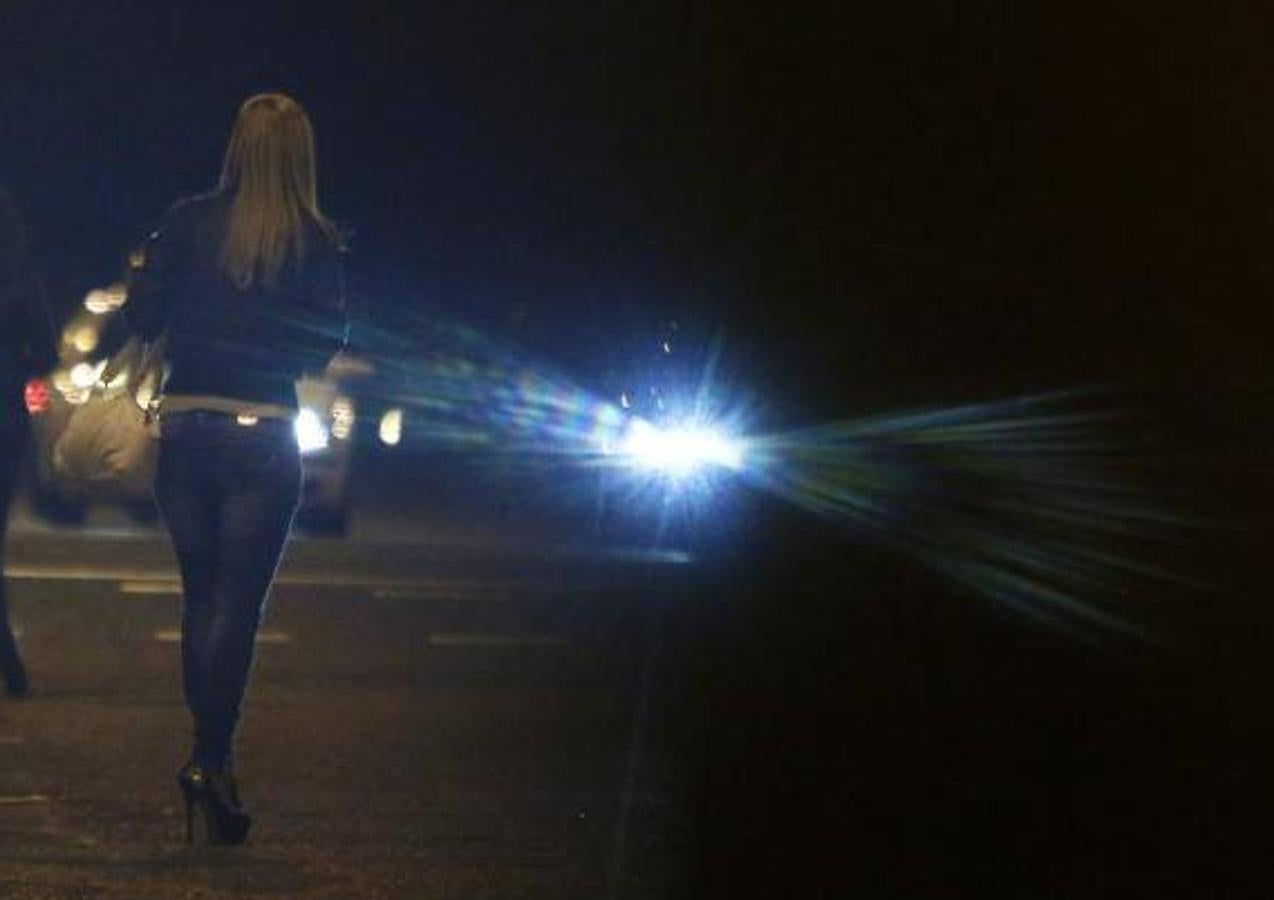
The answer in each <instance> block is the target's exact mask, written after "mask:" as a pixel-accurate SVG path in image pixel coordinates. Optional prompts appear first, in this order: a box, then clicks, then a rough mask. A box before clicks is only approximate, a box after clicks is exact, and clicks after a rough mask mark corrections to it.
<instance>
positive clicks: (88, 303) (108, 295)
mask: <svg viewBox="0 0 1274 900" xmlns="http://www.w3.org/2000/svg"><path fill="white" fill-rule="evenodd" d="M127 299H128V289H127V288H125V287H124V285H122V284H113V285H111V286H110V287H108V288H95V289H94V290H91V291H89V292H88V295H87V296H86V297H85V298H84V308H85V309H87V310H88V311H89V312H91V313H93V315H95V316H102V315H105V314H106V313H108V312H114V311H115V310H117V309H119V308H120V307H121V306H123V305H124V301H125V300H127Z"/></svg>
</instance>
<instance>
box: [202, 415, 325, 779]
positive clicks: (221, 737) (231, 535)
mask: <svg viewBox="0 0 1274 900" xmlns="http://www.w3.org/2000/svg"><path fill="white" fill-rule="evenodd" d="M233 443H234V446H233V447H228V448H227V451H228V452H227V456H228V457H232V458H231V459H228V460H227V462H228V463H230V464H228V465H227V466H226V468H225V470H224V471H223V473H222V475H223V477H224V478H225V479H226V483H225V484H224V486H223V487H224V491H225V493H224V497H223V500H222V505H221V509H220V520H219V530H218V541H217V548H216V559H217V579H216V582H215V584H214V588H213V608H214V610H215V612H214V614H213V617H212V621H211V623H210V626H209V632H208V636H207V647H208V650H207V652H208V658H209V661H210V664H209V673H208V683H207V695H206V700H207V703H206V708H205V712H206V716H207V722H206V724H207V729H206V733H204V734H202V735H201V738H200V744H199V746H198V748H197V754H196V762H198V763H200V764H201V765H204V766H206V767H207V768H209V769H211V770H213V771H216V770H219V769H222V768H226V767H228V766H229V764H230V761H231V755H232V750H233V743H234V733H235V729H236V727H237V725H238V722H239V717H240V712H241V709H242V705H243V695H244V692H245V690H246V688H247V683H248V674H249V672H250V671H251V668H252V655H253V649H254V646H255V642H256V634H257V627H258V625H259V624H260V621H261V612H262V609H263V607H264V605H265V600H266V596H267V595H268V593H269V590H270V585H271V583H272V582H273V580H274V573H275V571H276V569H277V568H278V565H279V560H280V558H281V557H282V555H283V548H284V545H285V543H286V542H287V536H288V531H289V529H290V528H291V524H292V517H293V515H294V514H295V512H296V507H297V502H298V500H299V498H300V484H301V465H300V456H299V453H298V451H297V448H296V439H295V437H294V436H293V433H292V428H291V423H290V422H273V421H270V422H262V423H260V424H259V425H258V426H255V427H252V428H240V432H239V433H237V434H235V435H234V441H233Z"/></svg>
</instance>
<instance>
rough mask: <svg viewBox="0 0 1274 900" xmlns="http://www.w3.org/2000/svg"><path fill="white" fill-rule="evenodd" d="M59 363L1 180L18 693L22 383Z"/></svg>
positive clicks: (1, 507)
mask: <svg viewBox="0 0 1274 900" xmlns="http://www.w3.org/2000/svg"><path fill="white" fill-rule="evenodd" d="M56 362H57V345H56V344H55V342H54V339H53V328H52V323H51V322H50V321H49V316H48V312H47V310H46V308H45V305H44V302H43V297H42V295H41V293H40V291H39V282H38V281H37V280H36V279H35V278H33V277H32V273H31V269H30V262H29V260H28V256H27V242H26V232H25V229H24V228H23V225H22V219H21V217H20V216H19V215H18V209H17V206H16V205H15V204H14V202H13V197H12V196H11V195H10V193H9V191H8V189H7V188H5V187H4V186H3V185H0V676H3V679H4V687H5V690H6V691H7V692H8V693H9V694H10V695H12V696H14V697H21V696H23V695H25V694H26V692H27V673H26V669H25V668H24V667H23V665H22V658H21V656H19V655H18V647H17V644H16V643H15V642H14V639H13V631H12V629H11V628H10V626H9V605H8V600H7V598H6V596H5V579H4V544H5V534H6V531H7V529H8V522H9V506H10V504H11V503H12V502H13V495H14V492H15V491H16V489H17V483H18V474H19V472H20V470H21V467H22V458H23V456H24V454H25V451H26V447H27V443H28V440H29V431H28V422H27V411H26V404H25V402H24V399H23V387H24V385H25V384H26V381H27V379H28V378H29V377H30V376H31V375H33V374H35V373H37V372H41V371H44V370H47V369H50V368H52V367H53V365H54V364H55V363H56Z"/></svg>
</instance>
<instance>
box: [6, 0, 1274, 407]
mask: <svg viewBox="0 0 1274 900" xmlns="http://www.w3.org/2000/svg"><path fill="white" fill-rule="evenodd" d="M342 6H343V7H344V10H343V11H340V12H336V11H332V12H327V11H322V12H320V11H317V9H318V6H316V5H314V4H291V3H239V2H223V3H218V4H203V3H198V4H196V3H190V4H173V3H159V2H153V0H133V2H100V3H92V4H86V3H70V2H59V0H53V2H49V0H46V2H40V3H36V2H16V3H6V4H5V8H4V13H3V17H4V21H3V28H2V30H3V34H4V37H3V38H2V39H0V40H2V41H3V45H2V49H3V58H4V77H3V86H2V87H0V133H3V135H4V140H3V141H0V168H2V169H3V172H4V177H5V178H7V179H8V180H9V181H10V182H12V184H13V186H14V189H15V192H16V193H17V194H18V195H19V197H20V198H21V200H22V201H23V202H24V204H25V206H26V208H27V211H28V216H29V218H30V219H31V221H32V225H33V231H34V233H35V235H36V237H37V239H38V242H39V249H40V251H41V256H42V257H43V259H44V263H45V266H46V269H48V270H49V272H50V281H51V283H52V284H53V285H54V288H55V293H56V292H57V291H59V290H60V291H62V292H63V293H64V294H65V296H67V297H69V296H71V294H72V293H75V292H78V291H79V290H80V289H82V288H83V287H85V286H88V285H90V284H93V283H95V282H97V281H100V280H102V279H103V278H104V277H108V276H109V275H111V274H112V273H113V271H114V267H115V260H116V259H117V258H118V255H119V252H120V249H121V248H122V246H123V245H124V243H125V242H126V240H127V239H128V237H129V236H130V235H131V234H133V233H135V232H136V231H137V229H139V228H141V227H142V226H144V225H145V223H147V222H148V221H149V220H151V219H153V218H154V217H155V216H156V215H157V214H158V213H159V212H160V211H162V209H163V208H164V207H165V206H166V205H167V204H168V203H169V202H170V200H171V199H172V198H173V197H175V196H177V195H179V194H182V193H185V192H190V191H194V190H199V189H203V188H205V187H207V186H208V185H209V184H210V182H211V181H212V179H213V177H214V173H215V169H216V166H217V163H218V159H219V155H220V152H221V147H222V144H223V141H224V138H225V135H226V133H227V131H228V128H229V125H230V121H231V119H232V116H233V113H234V110H235V107H236V105H237V104H238V102H239V101H240V100H241V99H242V98H243V97H244V96H245V95H246V94H247V93H249V92H251V91H255V90H259V89H264V88H282V89H285V90H288V91H291V92H293V93H295V94H296V95H297V96H298V97H300V98H301V99H302V101H303V102H304V103H305V104H306V105H307V106H308V107H309V109H310V111H311V113H312V115H313V118H314V120H315V123H316V127H317V130H318V135H319V141H320V154H321V166H322V180H323V189H324V202H325V205H326V207H327V208H328V209H329V211H330V212H331V213H333V214H334V215H336V216H337V217H338V218H339V219H340V220H342V221H343V222H346V223H347V224H349V225H350V226H352V227H353V228H355V229H356V236H355V239H354V249H355V251H356V259H357V266H358V275H359V278H360V282H361V283H362V284H363V285H365V290H366V291H367V293H368V294H369V295H373V296H374V297H375V298H376V299H377V300H378V301H380V302H381V303H383V304H385V305H386V306H392V305H394V304H398V305H400V306H402V305H407V306H411V305H418V304H421V303H423V302H428V303H430V304H432V306H431V307H430V308H441V309H443V310H446V311H449V312H451V313H454V314H457V315H460V316H462V317H463V318H465V319H466V320H468V321H471V322H475V323H477V324H479V325H481V326H483V327H487V328H491V329H493V330H496V331H499V332H500V333H503V334H509V335H512V336H513V337H515V338H516V339H517V340H520V341H522V342H523V343H525V344H526V345H528V346H529V347H531V348H532V349H534V350H535V351H536V352H539V353H544V354H546V355H548V356H552V357H554V358H555V360H556V361H558V362H560V363H562V364H565V365H567V366H568V368H573V369H575V370H576V371H580V372H588V370H589V367H590V365H591V364H592V363H593V359H592V358H591V351H590V350H589V349H587V348H590V347H594V346H596V345H597V344H598V343H604V342H606V341H607V340H610V339H613V336H614V334H615V333H616V332H617V331H624V330H631V329H644V328H646V327H648V326H649V325H651V324H652V323H654V322H655V321H657V320H658V319H659V318H661V317H669V316H676V317H677V318H679V319H681V320H683V321H688V322H690V323H692V324H693V325H694V326H695V327H696V328H697V329H698V330H699V331H700V332H702V333H704V334H720V335H723V336H724V337H725V340H726V353H727V356H729V357H731V358H732V360H733V361H734V362H735V363H737V364H738V365H739V366H742V367H746V368H747V370H748V371H749V376H750V377H751V378H752V379H754V380H755V382H756V386H757V389H758V390H759V391H761V392H762V393H763V394H764V393H767V392H768V393H771V394H775V395H783V394H787V395H788V396H791V395H792V393H793V392H796V391H801V392H803V393H804V395H806V396H809V397H810V398H811V399H810V406H811V414H813V413H814V410H817V413H818V414H826V413H828V412H836V413H842V414H848V413H852V412H854V411H856V410H858V409H862V408H864V407H871V406H875V405H878V404H881V403H886V402H894V401H897V400H904V399H905V400H916V399H934V398H943V397H955V396H961V395H967V394H970V393H985V392H988V391H989V392H992V393H995V392H1002V391H1006V390H1013V389H1018V388H1020V387H1026V386H1044V385H1057V384H1062V383H1067V382H1069V381H1084V380H1092V379H1107V378H1112V377H1130V376H1131V377H1137V376H1138V375H1151V376H1153V377H1156V378H1158V377H1167V378H1175V377H1177V376H1178V375H1181V374H1182V373H1184V372H1187V371H1189V372H1191V373H1197V372H1199V371H1205V372H1209V373H1218V374H1219V373H1221V372H1223V371H1250V370H1252V369H1254V368H1255V367H1257V366H1258V365H1259V363H1258V359H1259V351H1260V349H1261V347H1262V345H1263V343H1264V340H1263V332H1264V329H1265V326H1267V325H1268V324H1269V316H1268V314H1267V313H1266V312H1265V309H1264V306H1265V300H1266V298H1267V297H1268V287H1269V281H1270V277H1269V276H1270V273H1271V269H1270V264H1269V262H1267V259H1266V258H1267V256H1268V254H1267V253H1266V251H1265V243H1266V242H1265V240H1264V238H1265V236H1266V234H1267V233H1268V221H1269V209H1270V208H1271V206H1270V201H1271V200H1274V196H1272V195H1274V191H1271V179H1270V176H1269V174H1268V172H1269V166H1268V165H1267V164H1266V162H1265V161H1266V160H1267V159H1268V158H1270V156H1271V152H1270V151H1274V131H1272V130H1271V127H1270V125H1271V118H1270V115H1269V113H1268V112H1267V111H1266V110H1265V109H1264V108H1263V102H1262V98H1263V97H1265V96H1267V95H1268V93H1267V91H1266V90H1265V88H1266V87H1267V86H1268V78H1267V76H1265V75H1264V74H1263V66H1262V65H1261V61H1262V54H1261V52H1259V51H1262V50H1263V48H1261V47H1260V46H1259V45H1258V35H1259V34H1261V33H1262V30H1261V29H1260V28H1259V27H1258V25H1259V22H1258V14H1256V13H1251V14H1227V13H1224V12H1221V11H1210V12H1199V13H1196V14H1195V15H1194V17H1190V16H1186V15H1185V14H1174V13H1172V12H1171V11H1170V10H1168V9H1165V8H1163V6H1162V5H1160V4H1140V5H1139V6H1140V7H1141V9H1137V10H1129V11H1125V12H1115V11H1111V10H1105V9H1102V8H1100V7H1099V6H1098V5H1096V4H1073V3H1068V4H1062V3H1047V4H1014V3H1007V2H1006V3H977V4H947V3H930V4H920V3H906V4H835V5H833V4H811V5H809V6H805V5H803V4H785V5H782V6H776V7H771V8H769V9H768V10H767V11H765V12H761V11H758V10H759V9H760V7H752V8H751V9H753V11H750V12H749V11H746V9H745V7H744V6H743V5H739V4H675V5H674V4H662V3H626V2H611V3H574V2H570V3H557V4H551V5H550V4H515V3H484V2H479V3H472V2H471V3H463V2H450V3H430V4H417V3H401V2H383V3H376V4H371V5H370V6H371V9H372V11H368V10H365V9H358V8H356V7H355V5H354V4H343V5H342ZM824 6H827V7H831V6H838V7H842V8H841V9H840V10H839V11H830V10H825V9H823V7H824ZM1090 6H1091V7H1092V8H1091V9H1086V7H1090ZM885 8H887V9H885ZM1258 300H1259V301H1261V302H1259V303H1258ZM586 377H587V376H586Z"/></svg>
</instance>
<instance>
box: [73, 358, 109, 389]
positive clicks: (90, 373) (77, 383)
mask: <svg viewBox="0 0 1274 900" xmlns="http://www.w3.org/2000/svg"><path fill="white" fill-rule="evenodd" d="M105 368H106V360H102V361H101V362H99V363H98V364H97V365H94V364H92V363H86V362H82V363H78V364H76V365H75V366H74V367H73V368H72V369H71V375H70V380H71V385H72V387H77V388H81V389H88V388H91V387H92V386H93V385H95V384H97V379H98V378H99V377H100V376H101V374H102V370H103V369H105Z"/></svg>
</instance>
